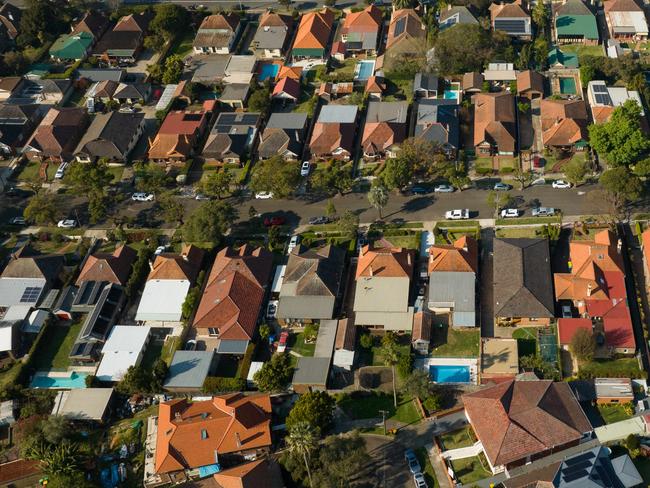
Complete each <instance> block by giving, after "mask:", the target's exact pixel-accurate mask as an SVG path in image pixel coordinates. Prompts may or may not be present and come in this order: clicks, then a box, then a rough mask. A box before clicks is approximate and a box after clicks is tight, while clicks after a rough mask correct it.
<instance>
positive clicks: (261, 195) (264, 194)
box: [255, 191, 273, 200]
mask: <svg viewBox="0 0 650 488" xmlns="http://www.w3.org/2000/svg"><path fill="white" fill-rule="evenodd" d="M255 198H256V199H257V200H269V199H270V198H273V193H271V192H270V191H260V192H257V193H256V194H255Z"/></svg>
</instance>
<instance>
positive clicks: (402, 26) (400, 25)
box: [395, 17, 406, 37]
mask: <svg viewBox="0 0 650 488" xmlns="http://www.w3.org/2000/svg"><path fill="white" fill-rule="evenodd" d="M405 30H406V18H405V17H402V18H401V19H398V20H397V22H396V23H395V37H397V36H399V35H401V34H402V33H403V32H404V31H405Z"/></svg>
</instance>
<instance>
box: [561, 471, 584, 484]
mask: <svg viewBox="0 0 650 488" xmlns="http://www.w3.org/2000/svg"><path fill="white" fill-rule="evenodd" d="M588 474H589V473H587V471H586V470H585V469H581V470H578V471H573V472H571V473H568V474H564V473H562V479H563V480H564V481H565V482H566V483H570V482H571V481H575V480H579V479H580V478H584V477H585V476H587V475H588Z"/></svg>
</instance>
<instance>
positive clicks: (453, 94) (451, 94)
mask: <svg viewBox="0 0 650 488" xmlns="http://www.w3.org/2000/svg"><path fill="white" fill-rule="evenodd" d="M444 98H445V100H458V92H457V91H456V90H445V95H444Z"/></svg>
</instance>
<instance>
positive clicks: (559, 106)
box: [540, 98, 588, 153]
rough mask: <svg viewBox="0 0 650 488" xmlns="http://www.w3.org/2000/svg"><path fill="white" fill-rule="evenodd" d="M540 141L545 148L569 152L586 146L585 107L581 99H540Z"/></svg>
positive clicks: (580, 149)
mask: <svg viewBox="0 0 650 488" xmlns="http://www.w3.org/2000/svg"><path fill="white" fill-rule="evenodd" d="M540 120H541V124H542V142H543V143H544V147H545V148H549V149H555V150H557V151H561V152H565V153H571V152H573V151H574V150H578V151H582V150H584V149H585V148H586V147H587V141H588V135H587V107H586V106H585V102H584V101H582V100H551V99H548V98H547V99H545V100H542V102H541V104H540Z"/></svg>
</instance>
